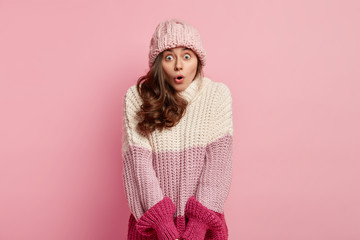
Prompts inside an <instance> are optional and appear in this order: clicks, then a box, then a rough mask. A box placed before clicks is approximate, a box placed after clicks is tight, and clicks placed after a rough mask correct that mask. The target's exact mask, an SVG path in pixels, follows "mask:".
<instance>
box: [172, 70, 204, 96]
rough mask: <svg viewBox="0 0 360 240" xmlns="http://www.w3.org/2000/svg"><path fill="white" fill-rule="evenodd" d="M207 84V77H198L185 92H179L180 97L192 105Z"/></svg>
mask: <svg viewBox="0 0 360 240" xmlns="http://www.w3.org/2000/svg"><path fill="white" fill-rule="evenodd" d="M205 82H206V77H201V76H200V75H198V76H197V77H196V78H195V79H194V80H193V81H192V82H191V83H190V85H189V86H187V88H186V89H185V90H183V91H179V92H178V93H179V95H180V96H181V97H183V98H184V99H186V101H188V102H189V103H191V102H192V101H193V100H194V99H195V98H196V97H197V96H198V93H199V92H200V90H201V89H202V87H203V85H204V83H205Z"/></svg>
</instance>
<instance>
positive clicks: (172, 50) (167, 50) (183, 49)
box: [165, 47, 192, 52]
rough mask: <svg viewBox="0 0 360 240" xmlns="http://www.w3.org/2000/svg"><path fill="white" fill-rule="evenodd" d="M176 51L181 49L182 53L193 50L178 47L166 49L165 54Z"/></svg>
mask: <svg viewBox="0 0 360 240" xmlns="http://www.w3.org/2000/svg"><path fill="white" fill-rule="evenodd" d="M175 49H180V50H181V51H186V50H190V51H192V50H191V48H188V47H176V48H170V49H166V50H165V52H174V50H175Z"/></svg>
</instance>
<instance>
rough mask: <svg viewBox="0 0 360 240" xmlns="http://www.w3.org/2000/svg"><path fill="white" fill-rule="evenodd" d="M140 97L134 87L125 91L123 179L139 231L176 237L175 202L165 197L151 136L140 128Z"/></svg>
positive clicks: (170, 237)
mask: <svg viewBox="0 0 360 240" xmlns="http://www.w3.org/2000/svg"><path fill="white" fill-rule="evenodd" d="M140 105H141V98H140V96H139V95H138V94H137V90H136V88H135V86H133V87H131V88H129V89H128V90H127V92H126V95H125V99H124V103H123V107H124V119H123V144H122V157H123V181H124V187H125V193H126V198H127V201H128V204H129V207H130V211H131V213H132V214H133V215H134V217H135V219H136V225H135V227H136V229H137V231H138V232H139V233H140V234H142V235H144V236H147V237H150V236H151V235H155V234H156V235H157V237H158V239H175V238H177V237H178V232H177V229H176V226H175V223H174V219H173V216H174V213H175V211H176V208H175V205H174V203H173V202H172V200H171V199H170V198H169V197H166V196H164V194H163V191H162V189H161V188H160V183H159V180H158V178H157V176H156V173H155V171H154V168H153V165H152V160H153V155H152V148H151V145H150V141H149V139H148V137H147V136H146V135H145V134H143V133H141V132H140V131H138V130H137V128H136V126H137V123H138V120H139V119H138V116H137V114H136V112H137V110H138V109H139V108H140Z"/></svg>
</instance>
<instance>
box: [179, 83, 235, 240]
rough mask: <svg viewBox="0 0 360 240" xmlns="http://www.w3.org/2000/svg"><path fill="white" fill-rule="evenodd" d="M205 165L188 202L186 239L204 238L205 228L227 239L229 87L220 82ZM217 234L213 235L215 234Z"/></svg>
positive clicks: (230, 127) (230, 129)
mask: <svg viewBox="0 0 360 240" xmlns="http://www.w3.org/2000/svg"><path fill="white" fill-rule="evenodd" d="M214 98H215V99H214V104H213V108H212V110H211V112H212V115H211V116H212V117H211V120H210V121H211V122H210V129H209V138H208V142H207V145H206V153H205V164H204V168H203V170H202V174H201V177H200V181H199V185H198V187H197V191H196V194H195V196H192V197H190V198H189V199H188V201H187V206H186V209H185V215H186V216H187V217H188V219H189V221H188V223H187V226H186V230H185V232H184V237H185V239H204V236H205V234H207V233H206V232H207V230H210V232H211V233H208V234H211V235H212V236H213V237H214V238H213V239H217V240H223V239H227V238H228V232H227V226H226V223H225V218H224V213H223V211H224V204H225V201H226V199H227V196H228V193H229V190H230V184H231V179H232V142H233V119H232V97H231V92H230V89H229V88H228V87H227V86H226V85H225V84H224V83H220V85H219V87H218V89H217V92H216V94H215V95H214ZM215 236H216V237H215Z"/></svg>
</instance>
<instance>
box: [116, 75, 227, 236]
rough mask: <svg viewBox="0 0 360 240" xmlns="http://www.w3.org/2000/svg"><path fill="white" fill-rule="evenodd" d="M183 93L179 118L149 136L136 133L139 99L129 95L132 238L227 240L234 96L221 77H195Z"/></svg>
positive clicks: (126, 140) (127, 182)
mask: <svg viewBox="0 0 360 240" xmlns="http://www.w3.org/2000/svg"><path fill="white" fill-rule="evenodd" d="M179 94H180V95H181V96H182V97H183V98H185V99H186V100H187V101H188V102H189V105H188V106H187V108H186V112H185V115H184V116H183V117H182V118H181V120H180V122H179V123H178V124H177V125H176V126H175V127H172V128H170V129H164V130H163V131H162V132H160V131H159V130H155V131H154V132H153V133H152V134H151V135H150V136H149V137H146V136H145V135H143V134H142V133H140V132H138V131H137V130H136V125H137V123H138V120H139V119H138V118H137V116H136V111H137V110H138V109H139V108H140V105H141V104H142V100H141V98H140V96H139V94H138V93H137V90H136V85H133V86H131V87H130V88H129V89H128V90H127V92H126V95H125V98H124V125H123V147H122V155H123V164H124V168H123V180H124V186H125V193H126V197H127V201H128V204H129V207H130V212H131V214H130V218H129V225H128V239H131V240H133V239H134V240H135V239H154V240H156V239H175V238H178V239H179V240H181V239H183V238H186V239H193V240H197V239H199V240H200V239H209V240H210V239H216V240H224V239H228V229H227V225H226V222H225V216H224V204H225V200H226V198H227V196H228V193H229V190H230V184H231V174H232V141H233V120H232V97H231V93H230V89H229V88H228V87H227V86H226V85H225V84H224V83H221V82H215V81H212V80H211V79H209V78H207V77H201V76H199V77H197V78H195V79H194V80H193V81H192V82H191V84H190V85H189V86H188V87H187V88H186V89H185V90H184V91H181V92H179Z"/></svg>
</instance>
